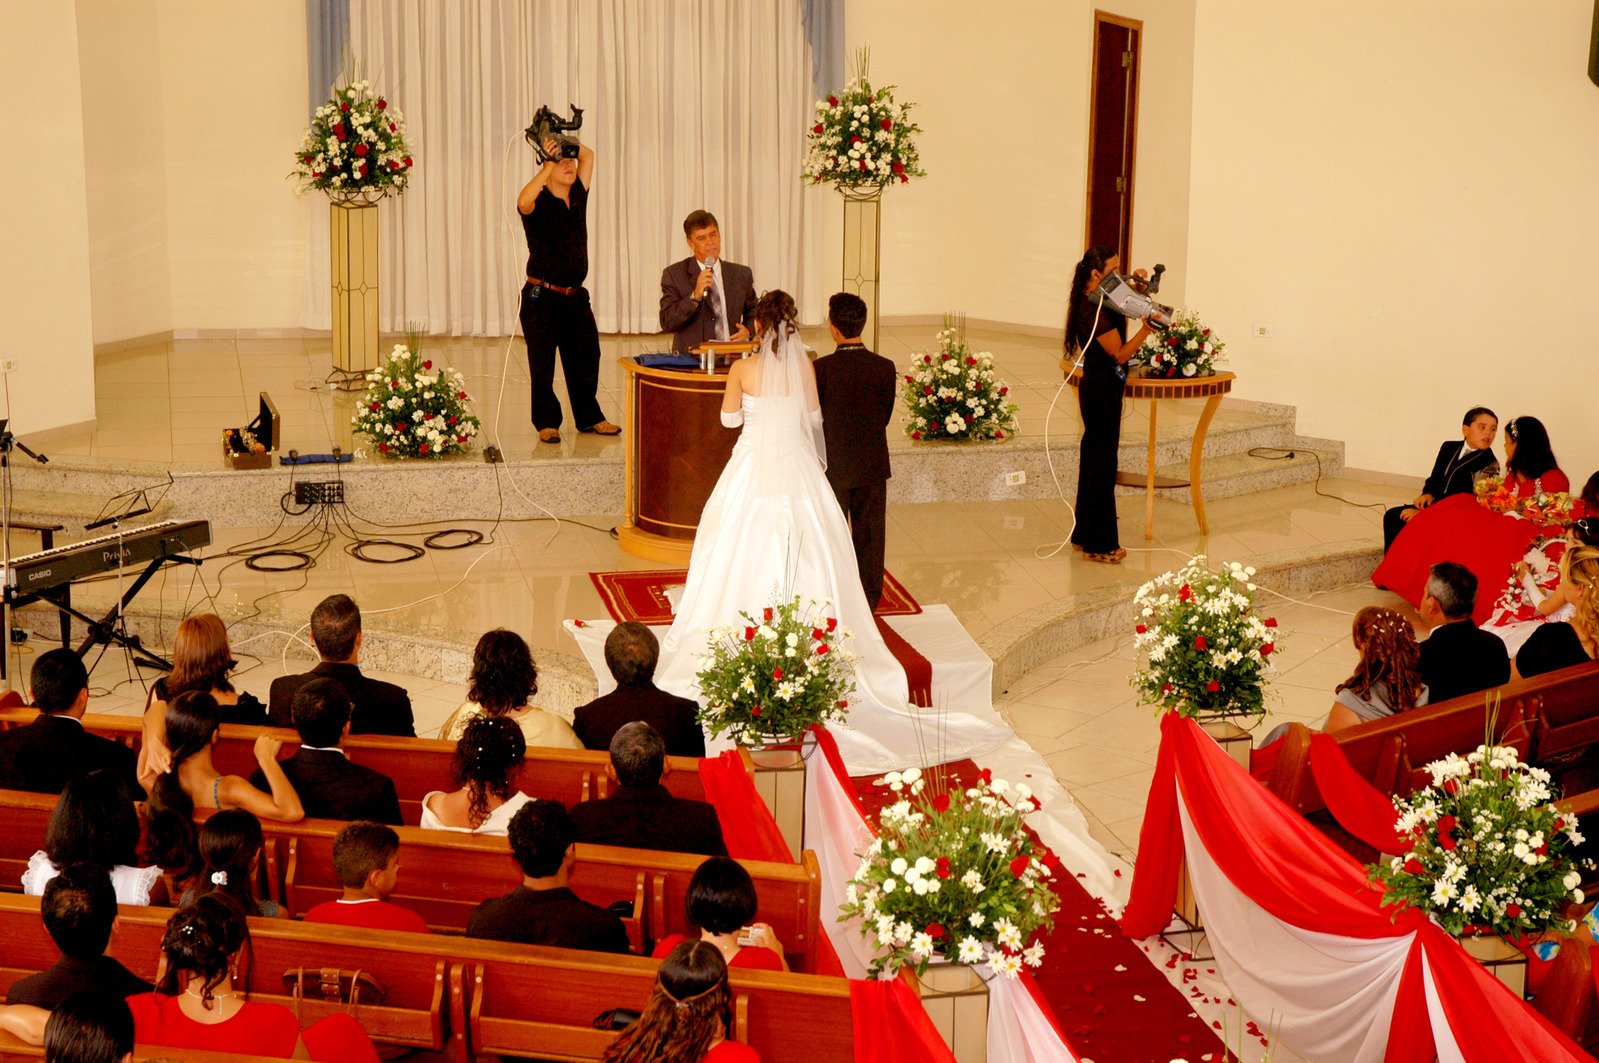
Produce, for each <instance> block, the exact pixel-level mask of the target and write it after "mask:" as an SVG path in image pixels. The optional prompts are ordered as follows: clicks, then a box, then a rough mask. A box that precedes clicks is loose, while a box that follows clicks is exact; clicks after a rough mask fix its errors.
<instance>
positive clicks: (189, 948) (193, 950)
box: [128, 893, 310, 1059]
mask: <svg viewBox="0 0 1599 1063" xmlns="http://www.w3.org/2000/svg"><path fill="white" fill-rule="evenodd" d="M249 942H250V927H249V924H248V923H246V922H245V917H244V913H243V912H242V911H240V910H239V907H238V905H236V904H234V903H233V901H232V900H231V899H230V898H229V897H227V896H226V895H224V894H220V893H208V894H206V895H205V896H203V897H199V898H197V899H196V900H195V902H194V903H193V904H191V905H189V906H188V907H186V908H179V909H178V910H177V911H176V912H174V913H173V914H172V918H171V919H169V920H168V921H167V928H166V933H164V934H163V935H162V936H161V955H162V957H163V958H164V959H165V961H166V969H165V971H164V972H163V973H162V975H161V981H160V983H159V984H158V985H157V986H156V989H155V992H153V993H144V994H141V995H139V996H135V997H130V998H129V999H128V1007H129V1008H131V1009H132V1010H133V1028H134V1034H135V1036H136V1037H137V1039H138V1042H139V1043H140V1044H144V1045H160V1046H162V1047H164V1048H197V1049H203V1050H209V1051H213V1052H238V1053H248V1054H250V1055H256V1056H272V1057H274V1058H277V1059H308V1058H310V1057H309V1055H308V1054H307V1053H306V1051H305V1045H304V1044H302V1043H301V1041H300V1023H299V1021H298V1020H297V1019H295V1017H294V1012H292V1011H290V1010H289V1009H288V1008H286V1007H284V1006H283V1005H281V1004H262V1003H256V1002H253V1001H248V1000H245V999H244V993H243V992H239V991H235V989H234V985H233V971H234V970H235V969H236V967H237V965H238V961H239V954H240V953H241V952H243V951H244V949H245V946H247V945H248V944H249ZM241 988H242V987H241Z"/></svg>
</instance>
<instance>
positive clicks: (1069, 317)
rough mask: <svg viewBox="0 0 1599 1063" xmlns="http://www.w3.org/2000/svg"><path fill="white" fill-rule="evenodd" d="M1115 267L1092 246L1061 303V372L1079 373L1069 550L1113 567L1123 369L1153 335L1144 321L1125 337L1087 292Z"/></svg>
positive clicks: (1116, 316) (1110, 312)
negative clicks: (1078, 439) (1078, 438)
mask: <svg viewBox="0 0 1599 1063" xmlns="http://www.w3.org/2000/svg"><path fill="white" fill-rule="evenodd" d="M1120 265H1121V259H1120V258H1118V257H1117V255H1116V252H1114V251H1112V250H1110V249H1109V248H1107V247H1090V248H1089V249H1088V250H1087V251H1086V252H1084V254H1083V258H1082V261H1081V262H1079V263H1077V269H1076V271H1075V272H1073V274H1072V288H1071V296H1070V298H1069V299H1068V301H1067V303H1066V370H1067V372H1068V373H1070V372H1071V369H1072V368H1073V367H1074V365H1076V364H1080V365H1081V366H1082V370H1083V378H1082V381H1081V383H1080V384H1079V385H1078V388H1077V402H1078V406H1079V407H1080V409H1081V410H1082V417H1083V440H1082V443H1081V445H1080V447H1079V451H1078V454H1079V459H1078V462H1079V463H1078V470H1077V506H1076V518H1077V522H1076V526H1075V527H1073V529H1072V546H1074V547H1076V548H1077V549H1079V550H1081V551H1083V556H1085V557H1087V558H1088V560H1090V561H1098V562H1100V563H1102V564H1108V565H1115V564H1119V563H1120V562H1121V559H1122V558H1124V557H1126V556H1127V551H1126V550H1124V549H1123V548H1122V547H1121V545H1120V543H1119V540H1118V537H1117V534H1116V452H1117V449H1118V448H1119V447H1120V446H1121V431H1122V389H1123V388H1124V387H1125V386H1126V383H1127V369H1126V365H1127V362H1128V361H1129V360H1131V358H1132V357H1133V355H1135V354H1137V353H1138V348H1140V347H1142V346H1143V345H1144V340H1146V339H1147V338H1149V335H1150V333H1151V332H1152V331H1153V328H1152V326H1151V325H1150V323H1149V320H1148V319H1147V318H1146V319H1144V320H1143V321H1142V322H1140V323H1139V328H1138V331H1137V332H1135V333H1134V334H1133V335H1132V337H1131V338H1129V337H1128V336H1127V318H1125V317H1123V316H1122V315H1121V313H1119V312H1118V311H1117V310H1116V308H1115V307H1113V306H1111V305H1110V304H1109V303H1108V302H1104V301H1102V300H1101V299H1100V298H1098V297H1097V296H1095V295H1093V294H1091V293H1092V292H1093V290H1094V289H1095V288H1096V287H1098V286H1099V282H1100V279H1101V278H1102V277H1104V276H1105V275H1106V274H1109V273H1114V272H1116V271H1117V269H1118V268H1119V267H1120Z"/></svg>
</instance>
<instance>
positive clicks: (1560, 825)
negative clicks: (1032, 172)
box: [1555, 816, 1566, 830]
mask: <svg viewBox="0 0 1599 1063" xmlns="http://www.w3.org/2000/svg"><path fill="white" fill-rule="evenodd" d="M1565 829H1566V821H1565V820H1563V819H1561V818H1560V817H1559V816H1556V817H1555V830H1565Z"/></svg>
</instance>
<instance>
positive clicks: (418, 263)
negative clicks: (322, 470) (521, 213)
mask: <svg viewBox="0 0 1599 1063" xmlns="http://www.w3.org/2000/svg"><path fill="white" fill-rule="evenodd" d="M349 42H350V53H351V55H352V56H353V57H354V59H353V61H354V64H355V75H356V77H358V78H359V77H365V78H366V79H367V80H369V81H370V82H371V83H372V85H373V87H374V88H375V89H377V90H379V91H381V92H383V93H384V94H385V95H386V96H387V98H388V99H389V100H390V101H391V102H392V103H393V105H394V106H396V107H398V108H399V109H400V110H401V111H403V112H404V115H405V119H406V127H407V132H408V134H409V140H410V143H411V147H412V149H413V151H412V154H413V155H414V157H415V159H416V166H415V169H414V170H413V171H412V178H411V184H410V188H409V189H408V190H407V191H406V192H405V194H404V195H402V196H401V197H399V198H398V199H395V200H388V201H385V202H384V203H383V205H382V206H381V207H380V208H379V210H380V212H381V213H380V218H381V219H382V224H383V236H382V243H381V245H380V250H379V255H380V256H381V261H380V266H379V277H380V279H379V284H380V289H381V291H380V295H381V304H382V315H383V320H382V326H383V328H384V329H385V330H386V331H398V330H399V329H400V328H401V327H404V326H406V325H408V324H410V323H419V324H420V325H421V326H422V328H423V329H424V330H425V331H427V332H432V333H448V334H451V335H462V334H468V335H488V336H511V335H516V334H517V332H518V321H517V309H518V291H519V289H520V287H521V284H522V278H523V275H524V272H525V271H524V266H525V263H526V259H527V246H526V244H525V242H524V240H523V236H522V229H521V223H520V221H519V220H518V217H517V213H516V194H517V192H518V191H519V190H520V189H521V188H522V186H523V185H524V184H526V183H527V181H528V179H529V178H531V177H532V176H533V173H534V172H535V171H536V169H537V164H536V161H535V156H534V154H533V151H532V149H531V148H530V147H529V146H528V145H527V144H526V143H525V142H524V140H523V138H522V130H523V129H524V128H525V127H526V126H527V125H528V123H529V122H531V121H532V119H533V113H534V112H535V111H536V110H537V109H538V108H539V107H540V106H543V105H548V106H550V107H551V108H552V109H554V110H555V111H557V112H558V113H560V114H561V115H562V116H565V115H566V114H567V111H568V107H569V106H570V105H572V104H576V105H577V106H579V107H581V108H583V109H584V111H585V114H584V117H583V126H582V129H581V130H579V131H578V134H577V135H578V136H579V137H580V138H581V139H582V140H583V141H584V143H586V144H588V145H590V146H591V147H593V148H594V150H595V176H594V185H593V187H592V189H591V194H592V198H591V199H590V201H589V208H588V227H589V277H588V282H587V286H588V289H589V291H590V293H591V294H592V296H593V301H594V312H595V316H596V318H597V319H598V322H599V327H600V330H601V331H602V332H655V331H657V330H658V329H659V328H660V325H659V317H658V315H659V307H660V279H661V270H662V269H664V268H665V267H666V266H667V265H669V264H670V263H672V262H675V261H677V260H679V259H681V258H683V257H685V256H686V255H687V254H688V250H687V248H686V246H685V245H684V242H683V237H682V221H683V218H684V217H685V216H687V215H688V213H689V212H690V211H692V210H696V209H702V208H703V209H707V210H710V211H711V212H712V213H713V214H715V215H716V216H717V219H718V221H719V222H720V224H721V229H722V236H723V241H724V247H725V248H726V250H727V253H728V256H729V257H730V258H732V259H733V260H735V261H737V262H742V263H744V264H746V265H748V266H750V267H752V268H753V269H754V271H755V278H756V283H757V284H758V285H759V286H760V287H761V288H763V289H764V288H770V287H781V288H784V289H785V290H787V291H788V292H790V293H791V294H792V295H793V296H794V298H795V300H796V301H797V302H798V304H799V307H800V310H801V314H802V316H804V317H805V319H806V320H816V319H817V318H818V317H819V316H820V313H821V309H822V290H821V287H820V285H819V284H817V283H815V281H814V279H813V277H814V275H817V274H818V270H817V269H816V268H815V264H816V263H817V261H818V258H817V256H818V254H819V249H820V243H819V236H818V234H819V223H820V220H821V215H822V213H823V210H824V208H825V207H826V205H827V193H824V192H822V191H820V190H816V189H810V188H809V187H808V186H807V184H806V183H805V182H802V181H801V180H800V179H799V174H800V169H801V166H802V165H803V156H804V152H805V141H804V138H803V137H802V136H801V135H800V132H801V131H802V130H804V129H806V128H807V127H808V125H809V124H810V121H811V118H812V114H813V110H812V108H813V106H814V103H815V100H814V95H813V90H812V85H811V55H810V47H809V45H808V43H807V42H806V38H805V27H804V19H803V15H802V12H801V0H769V2H766V3H760V4H750V3H744V2H742V0H539V2H538V3H528V2H527V0H451V2H450V3H437V2H436V0H350V33H349ZM330 88H331V87H330ZM318 206H319V207H320V204H318ZM326 216H327V214H326V210H325V209H320V210H318V211H316V212H314V218H313V220H312V222H311V224H310V233H311V241H310V246H309V247H308V249H307V256H308V257H307V263H308V265H309V266H310V267H311V268H309V269H307V271H306V277H307V280H306V290H305V301H304V307H305V310H304V317H303V319H302V323H303V324H305V325H307V326H309V327H326V325H327V315H328V313H329V295H328V286H327V280H326V278H327V273H326V268H327V262H328V252H327V239H328V235H327V223H326V221H325V219H326Z"/></svg>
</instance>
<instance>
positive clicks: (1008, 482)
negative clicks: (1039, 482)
mask: <svg viewBox="0 0 1599 1063" xmlns="http://www.w3.org/2000/svg"><path fill="white" fill-rule="evenodd" d="M1026 482H1027V474H1026V473H1025V472H1023V471H1022V470H1020V469H1017V470H1016V471H1015V472H1008V473H1006V474H1005V486H1007V487H1020V486H1021V485H1022V484H1024V483H1026Z"/></svg>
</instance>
